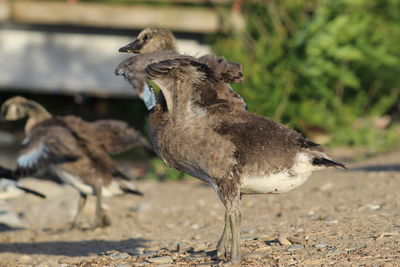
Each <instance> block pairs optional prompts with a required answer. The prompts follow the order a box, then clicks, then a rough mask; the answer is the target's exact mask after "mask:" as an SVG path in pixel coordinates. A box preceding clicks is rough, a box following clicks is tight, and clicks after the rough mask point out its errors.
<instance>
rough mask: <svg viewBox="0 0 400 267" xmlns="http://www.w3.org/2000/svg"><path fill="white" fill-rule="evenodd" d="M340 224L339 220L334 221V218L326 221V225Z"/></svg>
mask: <svg viewBox="0 0 400 267" xmlns="http://www.w3.org/2000/svg"><path fill="white" fill-rule="evenodd" d="M338 222H339V221H338V220H334V219H332V218H329V219H327V220H326V223H327V224H328V225H332V224H337V223H338Z"/></svg>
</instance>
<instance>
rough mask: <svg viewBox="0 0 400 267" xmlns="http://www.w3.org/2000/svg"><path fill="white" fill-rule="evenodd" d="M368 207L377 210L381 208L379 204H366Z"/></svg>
mask: <svg viewBox="0 0 400 267" xmlns="http://www.w3.org/2000/svg"><path fill="white" fill-rule="evenodd" d="M368 207H369V208H370V210H379V209H380V208H381V206H380V205H372V204H370V205H368Z"/></svg>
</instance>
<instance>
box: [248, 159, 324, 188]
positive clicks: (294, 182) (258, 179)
mask: <svg viewBox="0 0 400 267" xmlns="http://www.w3.org/2000/svg"><path fill="white" fill-rule="evenodd" d="M318 169H321V168H320V167H316V166H313V165H312V164H311V161H310V158H309V156H307V155H306V154H304V153H299V154H298V155H297V157H296V160H295V164H294V165H293V166H292V167H291V168H290V169H287V170H284V171H281V172H277V173H274V174H259V175H247V176H243V177H242V185H241V188H240V192H241V193H243V194H280V193H286V192H289V191H292V190H293V189H295V188H296V187H298V186H300V185H302V184H303V183H304V182H305V181H306V180H307V179H308V177H310V175H311V173H312V172H313V171H314V170H318Z"/></svg>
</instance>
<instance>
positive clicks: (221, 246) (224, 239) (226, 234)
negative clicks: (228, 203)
mask: <svg viewBox="0 0 400 267" xmlns="http://www.w3.org/2000/svg"><path fill="white" fill-rule="evenodd" d="M230 236H231V224H230V220H229V215H228V212H227V210H225V226H224V231H223V233H222V236H221V238H220V239H219V241H218V245H217V258H221V257H224V256H225V257H226V256H227V254H226V253H227V251H228V241H229V239H230Z"/></svg>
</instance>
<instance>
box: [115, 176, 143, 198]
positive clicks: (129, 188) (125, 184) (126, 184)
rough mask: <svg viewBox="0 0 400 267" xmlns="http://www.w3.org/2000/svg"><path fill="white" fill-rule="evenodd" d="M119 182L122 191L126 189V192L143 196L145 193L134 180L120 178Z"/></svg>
mask: <svg viewBox="0 0 400 267" xmlns="http://www.w3.org/2000/svg"><path fill="white" fill-rule="evenodd" d="M118 184H119V187H120V188H121V189H122V191H124V192H125V193H129V194H134V195H139V196H143V193H142V192H141V191H140V190H138V188H137V186H136V185H135V184H134V183H133V182H132V181H129V180H125V179H118Z"/></svg>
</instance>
